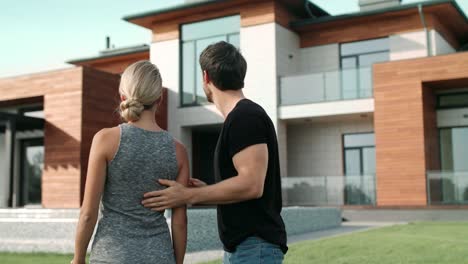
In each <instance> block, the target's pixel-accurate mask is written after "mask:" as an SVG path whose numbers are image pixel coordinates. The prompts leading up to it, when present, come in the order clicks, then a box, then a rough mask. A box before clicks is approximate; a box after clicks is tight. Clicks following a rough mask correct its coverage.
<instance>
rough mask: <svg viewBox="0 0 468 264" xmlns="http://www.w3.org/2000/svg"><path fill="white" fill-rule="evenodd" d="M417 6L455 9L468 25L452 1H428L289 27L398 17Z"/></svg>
mask: <svg viewBox="0 0 468 264" xmlns="http://www.w3.org/2000/svg"><path fill="white" fill-rule="evenodd" d="M419 5H421V6H422V7H423V8H424V7H432V6H440V7H442V8H446V7H452V8H455V10H456V11H457V12H458V13H459V15H460V17H461V18H462V19H464V20H465V22H466V23H468V18H467V16H466V14H465V13H464V12H463V10H462V9H461V8H460V6H459V5H458V4H457V2H455V1H452V0H434V1H428V2H422V3H413V4H406V5H400V6H396V7H390V8H385V9H379V10H373V11H366V12H356V13H351V14H345V15H339V16H324V17H319V18H315V19H314V18H310V19H303V20H298V21H294V22H292V23H291V26H292V27H293V28H294V29H298V30H301V29H303V28H306V27H307V26H308V25H316V24H326V23H332V22H335V21H343V20H346V21H349V22H352V20H353V19H358V18H364V17H370V16H378V15H383V14H392V15H399V14H404V13H405V11H408V10H412V9H413V10H417V8H418V6H419Z"/></svg>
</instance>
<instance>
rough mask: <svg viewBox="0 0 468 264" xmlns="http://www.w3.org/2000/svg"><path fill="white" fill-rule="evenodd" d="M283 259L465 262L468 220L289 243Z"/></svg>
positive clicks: (353, 263) (341, 263) (351, 263)
mask: <svg viewBox="0 0 468 264" xmlns="http://www.w3.org/2000/svg"><path fill="white" fill-rule="evenodd" d="M219 263H221V260H217V261H212V262H206V263H204V264H219ZM284 263H285V264H293V263H294V264H296V263H297V264H302V263H329V264H358V263H359V264H363V263H365V264H373V263H376V264H467V263H468V222H466V223H456V222H451V223H447V222H444V223H442V222H423V223H414V224H408V225H399V226H392V227H386V228H380V229H374V230H369V231H364V232H358V233H353V234H348V235H343V236H339V237H332V238H325V239H321V240H316V241H305V242H300V243H296V244H292V245H290V248H289V251H288V253H287V255H286V258H285V261H284Z"/></svg>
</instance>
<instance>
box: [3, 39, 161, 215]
mask: <svg viewBox="0 0 468 264" xmlns="http://www.w3.org/2000/svg"><path fill="white" fill-rule="evenodd" d="M148 49H149V47H148V46H147V45H144V46H135V47H128V48H121V49H106V50H105V51H103V52H101V53H100V54H99V56H96V57H92V58H85V59H80V60H74V61H71V62H70V63H73V64H76V65H78V66H77V67H74V68H71V69H64V70H57V71H50V72H44V73H38V74H31V75H25V76H17V77H11V78H3V79H0V91H1V95H0V171H1V173H0V208H8V207H10V208H18V207H33V208H34V207H44V208H78V207H79V206H80V204H81V200H82V197H83V190H84V183H85V177H86V169H87V161H88V155H89V149H90V145H91V139H92V137H93V136H94V134H95V133H96V132H97V131H99V129H101V128H103V127H109V126H114V125H116V124H118V123H119V122H120V119H119V116H118V115H117V114H116V112H115V110H116V109H117V107H118V105H119V97H118V85H119V80H120V76H119V74H120V73H121V72H122V71H123V69H125V67H126V66H128V65H129V64H131V63H133V62H135V61H138V60H141V59H148V58H149V51H148ZM157 118H158V120H159V121H160V123H161V125H162V126H167V120H166V111H165V103H162V105H161V110H160V112H159V113H158V116H157Z"/></svg>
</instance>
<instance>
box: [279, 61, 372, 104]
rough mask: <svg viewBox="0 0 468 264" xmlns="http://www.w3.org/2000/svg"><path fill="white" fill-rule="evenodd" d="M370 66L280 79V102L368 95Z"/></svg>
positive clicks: (298, 102)
mask: <svg viewBox="0 0 468 264" xmlns="http://www.w3.org/2000/svg"><path fill="white" fill-rule="evenodd" d="M372 96H373V89H372V68H370V67H362V68H354V69H341V70H337V71H328V72H321V73H311V74H304V75H292V76H285V77H281V78H280V105H297V104H310V103H319V102H327V101H338V100H352V99H362V98H371V97H372Z"/></svg>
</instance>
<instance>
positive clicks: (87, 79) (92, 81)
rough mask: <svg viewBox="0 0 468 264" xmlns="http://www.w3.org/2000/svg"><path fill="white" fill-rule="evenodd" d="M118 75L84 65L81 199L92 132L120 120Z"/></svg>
mask: <svg viewBox="0 0 468 264" xmlns="http://www.w3.org/2000/svg"><path fill="white" fill-rule="evenodd" d="M119 81H120V76H119V75H116V74H111V73H107V72H102V71H98V70H95V69H92V68H87V67H86V68H84V74H83V118H82V127H81V131H82V137H81V140H82V142H81V164H82V170H81V185H80V186H81V195H80V196H81V199H83V194H84V187H85V182H86V173H87V169H88V159H89V151H90V149H91V143H92V140H93V137H94V135H95V134H96V133H97V132H98V131H99V130H101V129H103V128H108V127H114V126H116V125H118V124H119V123H121V120H120V115H119V114H118V112H117V109H118V106H119V102H120V99H119Z"/></svg>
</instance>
